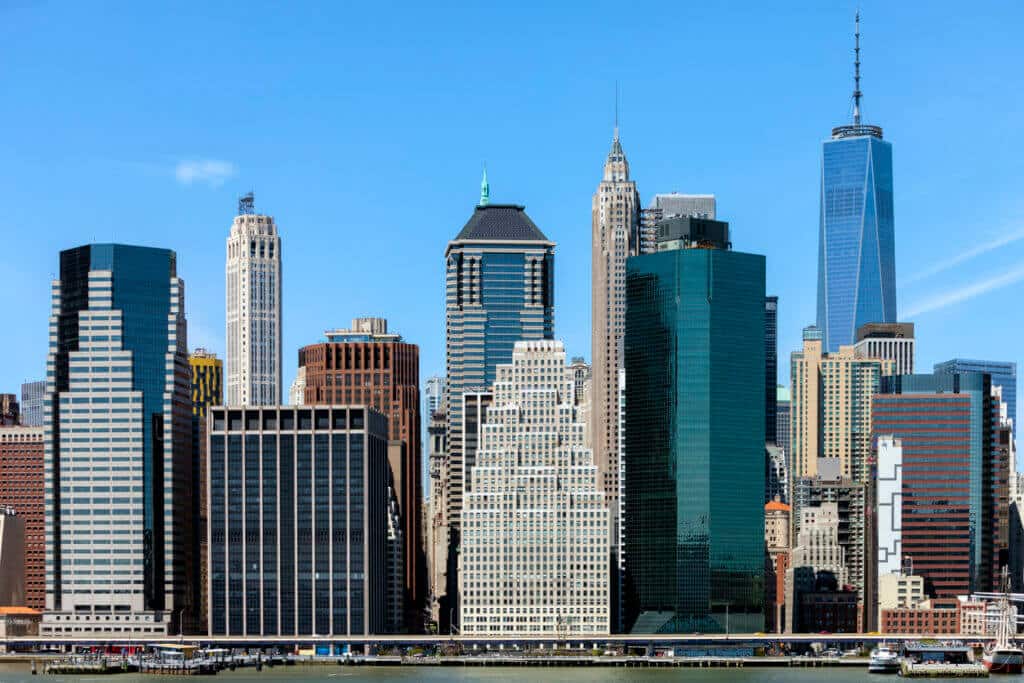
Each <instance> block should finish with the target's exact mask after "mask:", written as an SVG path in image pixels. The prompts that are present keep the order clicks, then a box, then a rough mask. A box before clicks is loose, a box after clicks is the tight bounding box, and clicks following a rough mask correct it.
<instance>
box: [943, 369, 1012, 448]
mask: <svg viewBox="0 0 1024 683" xmlns="http://www.w3.org/2000/svg"><path fill="white" fill-rule="evenodd" d="M934 369H935V372H936V373H941V374H944V375H958V374H962V373H965V372H984V373H988V374H989V375H991V376H992V386H994V387H1002V388H1003V401H1004V402H1005V403H1006V409H1007V413H1008V417H1010V418H1011V419H1013V433H1014V434H1016V433H1017V364H1016V363H1014V362H1011V361H998V360H970V359H967V358H954V359H953V360H947V361H945V362H944V363H936V364H935V368H934Z"/></svg>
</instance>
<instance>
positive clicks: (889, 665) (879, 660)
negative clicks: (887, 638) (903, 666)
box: [868, 643, 900, 674]
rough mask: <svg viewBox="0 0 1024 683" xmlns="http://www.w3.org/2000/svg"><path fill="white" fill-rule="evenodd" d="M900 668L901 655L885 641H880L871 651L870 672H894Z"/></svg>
mask: <svg viewBox="0 0 1024 683" xmlns="http://www.w3.org/2000/svg"><path fill="white" fill-rule="evenodd" d="M899 670H900V656H899V653H898V652H896V650H894V649H893V648H891V647H889V646H888V645H886V644H885V643H879V644H878V646H877V647H876V648H875V649H874V650H872V651H871V659H870V660H869V661H868V673H872V674H894V673H898V672H899Z"/></svg>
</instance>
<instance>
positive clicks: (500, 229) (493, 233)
mask: <svg viewBox="0 0 1024 683" xmlns="http://www.w3.org/2000/svg"><path fill="white" fill-rule="evenodd" d="M455 239H456V240H503V241H504V240H518V241H523V242H534V241H540V242H547V241H548V238H547V237H545V236H544V233H542V232H541V231H540V228H538V227H537V225H536V224H535V223H534V222H533V221H532V220H530V217H529V216H527V215H526V207H524V206H518V205H516V204H485V205H482V206H477V207H476V211H474V212H473V215H472V216H470V217H469V221H467V222H466V225H465V227H463V228H462V230H461V231H460V232H459V234H458V235H456V236H455Z"/></svg>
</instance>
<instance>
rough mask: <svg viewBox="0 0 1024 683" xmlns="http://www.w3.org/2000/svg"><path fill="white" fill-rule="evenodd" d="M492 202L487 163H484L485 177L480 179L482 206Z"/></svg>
mask: <svg viewBox="0 0 1024 683" xmlns="http://www.w3.org/2000/svg"><path fill="white" fill-rule="evenodd" d="M490 203H491V186H490V184H489V183H488V182H487V164H484V177H483V180H481V181H480V206H487V205H488V204H490Z"/></svg>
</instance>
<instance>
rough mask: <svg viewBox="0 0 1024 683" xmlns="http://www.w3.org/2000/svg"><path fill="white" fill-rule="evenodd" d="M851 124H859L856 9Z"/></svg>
mask: <svg viewBox="0 0 1024 683" xmlns="http://www.w3.org/2000/svg"><path fill="white" fill-rule="evenodd" d="M853 40H854V43H853V44H854V47H853V55H854V56H853V125H855V126H859V125H860V98H861V95H862V94H863V93H861V91H860V10H859V9H858V10H857V15H856V20H855V29H854V34H853Z"/></svg>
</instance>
